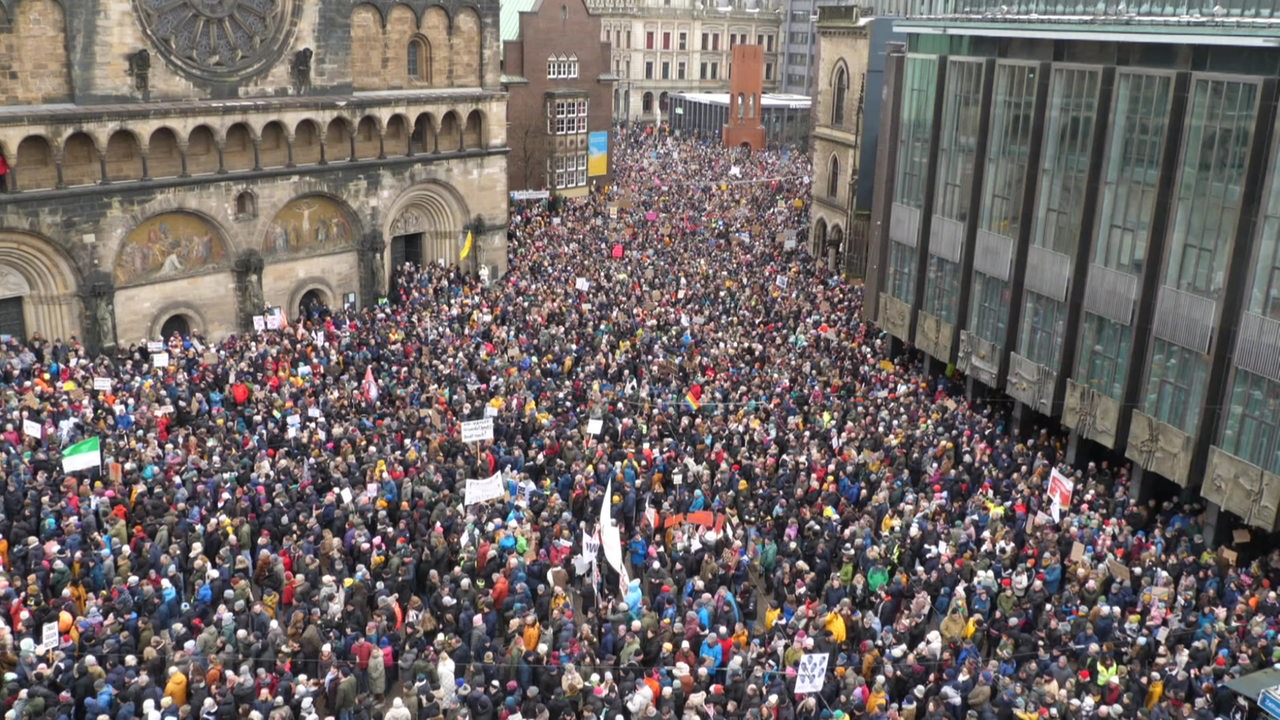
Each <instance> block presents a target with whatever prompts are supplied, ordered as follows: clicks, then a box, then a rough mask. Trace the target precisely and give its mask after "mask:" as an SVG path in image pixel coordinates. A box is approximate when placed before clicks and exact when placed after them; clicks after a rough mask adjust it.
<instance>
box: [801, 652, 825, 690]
mask: <svg viewBox="0 0 1280 720" xmlns="http://www.w3.org/2000/svg"><path fill="white" fill-rule="evenodd" d="M830 659H831V656H830V655H827V654H826V653H809V654H807V655H805V656H804V657H802V658H800V667H799V669H798V670H797V671H796V694H797V695H799V694H801V693H816V692H822V686H823V684H824V683H826V681H827V662H828V661H829V660H830Z"/></svg>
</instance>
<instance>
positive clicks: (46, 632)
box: [40, 622, 58, 651]
mask: <svg viewBox="0 0 1280 720" xmlns="http://www.w3.org/2000/svg"><path fill="white" fill-rule="evenodd" d="M40 647H41V649H42V651H47V650H52V649H54V648H56V647H58V623H56V622H47V623H45V624H44V627H43V628H41V632H40Z"/></svg>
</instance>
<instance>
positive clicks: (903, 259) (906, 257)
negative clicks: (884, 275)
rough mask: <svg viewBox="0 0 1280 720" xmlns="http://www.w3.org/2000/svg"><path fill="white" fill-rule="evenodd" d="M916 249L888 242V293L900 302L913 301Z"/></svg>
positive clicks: (910, 302)
mask: <svg viewBox="0 0 1280 720" xmlns="http://www.w3.org/2000/svg"><path fill="white" fill-rule="evenodd" d="M915 278H916V249H915V248H913V247H910V246H908V245H903V244H902V243H900V242H894V241H890V242H889V294H890V295H892V296H893V297H895V298H897V299H899V300H901V301H902V302H905V303H909V304H913V303H914V302H915V285H916V284H915Z"/></svg>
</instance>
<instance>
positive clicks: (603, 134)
mask: <svg viewBox="0 0 1280 720" xmlns="http://www.w3.org/2000/svg"><path fill="white" fill-rule="evenodd" d="M608 174H609V131H608V130H601V131H599V132H593V133H590V134H589V135H587V177H599V176H601V175H608Z"/></svg>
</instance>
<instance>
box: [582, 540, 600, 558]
mask: <svg viewBox="0 0 1280 720" xmlns="http://www.w3.org/2000/svg"><path fill="white" fill-rule="evenodd" d="M599 555H600V541H599V540H597V539H595V538H594V537H593V536H591V535H583V536H582V556H583V557H585V558H586V559H587V560H589V561H591V562H595V561H596V557H598V556H599Z"/></svg>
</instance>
